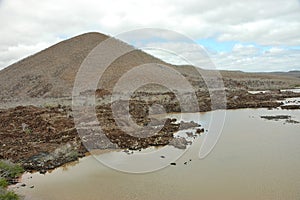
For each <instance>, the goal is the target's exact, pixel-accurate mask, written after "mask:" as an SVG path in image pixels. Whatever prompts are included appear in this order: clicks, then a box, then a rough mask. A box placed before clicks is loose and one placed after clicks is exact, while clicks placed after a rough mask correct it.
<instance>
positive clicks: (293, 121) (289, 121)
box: [285, 119, 300, 124]
mask: <svg viewBox="0 0 300 200" xmlns="http://www.w3.org/2000/svg"><path fill="white" fill-rule="evenodd" d="M285 122H286V123H289V124H299V123H300V122H298V121H296V120H293V119H287V120H285Z"/></svg>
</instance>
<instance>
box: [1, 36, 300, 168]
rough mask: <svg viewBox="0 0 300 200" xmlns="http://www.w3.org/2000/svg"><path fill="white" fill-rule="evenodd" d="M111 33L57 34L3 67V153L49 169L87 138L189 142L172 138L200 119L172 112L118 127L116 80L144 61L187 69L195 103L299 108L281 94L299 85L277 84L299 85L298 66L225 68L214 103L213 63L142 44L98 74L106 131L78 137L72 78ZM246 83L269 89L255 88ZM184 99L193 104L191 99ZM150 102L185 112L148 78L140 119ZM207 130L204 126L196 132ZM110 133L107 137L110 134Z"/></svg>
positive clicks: (92, 141) (135, 102)
mask: <svg viewBox="0 0 300 200" xmlns="http://www.w3.org/2000/svg"><path fill="white" fill-rule="evenodd" d="M107 38H109V37H108V36H106V35H103V34H100V33H87V34H83V35H80V36H77V37H74V38H71V39H69V40H65V41H63V42H60V43H58V44H56V45H54V46H52V47H49V48H47V49H45V50H43V51H41V52H39V53H37V54H35V55H32V56H30V57H28V58H26V59H23V60H21V61H19V62H17V63H15V64H13V65H11V66H9V67H7V68H5V69H4V70H2V71H0V108H1V110H0V159H11V160H13V161H14V162H19V163H21V164H22V165H23V167H24V168H25V169H27V170H40V171H41V172H44V170H47V169H53V168H55V167H57V166H60V165H62V164H64V163H66V162H69V161H72V160H76V159H77V158H78V157H80V156H83V155H84V153H86V152H87V149H86V148H85V145H88V146H89V147H90V148H91V149H108V148H114V149H115V148H123V149H132V150H139V149H141V148H146V147H149V146H160V145H167V144H171V145H175V146H177V147H178V148H184V147H185V146H186V145H187V142H186V141H184V140H182V139H181V140H175V139H174V137H173V135H174V133H175V132H177V131H178V130H179V129H180V127H181V128H182V127H185V128H189V127H197V126H198V125H197V124H193V123H188V124H184V123H180V122H176V121H174V120H172V119H167V121H166V122H164V123H163V122H162V121H159V120H156V126H158V125H160V126H162V128H161V129H159V131H157V132H156V134H155V135H152V136H150V137H146V138H139V137H133V136H132V135H130V134H127V133H125V132H124V131H122V130H120V129H119V128H118V126H117V124H116V122H115V119H114V117H113V116H112V113H111V109H110V105H111V104H110V95H111V92H112V89H113V87H114V85H115V83H116V82H117V81H118V80H119V78H120V77H122V75H123V74H124V73H126V72H127V71H129V70H131V69H133V68H134V67H136V66H139V65H141V64H145V63H155V64H156V65H166V66H169V67H171V68H173V69H174V70H176V71H178V72H179V73H180V74H181V75H183V76H184V77H186V79H187V80H188V81H189V83H190V84H191V85H192V86H193V89H194V91H193V92H195V94H196V96H197V99H198V105H199V108H197V111H201V112H205V111H210V110H212V109H237V108H277V107H280V106H282V108H284V109H299V107H286V106H283V105H282V103H280V102H278V100H283V99H285V98H289V97H299V96H300V94H299V93H292V92H280V90H279V89H286V88H294V87H298V86H299V85H300V78H299V77H298V76H297V75H295V73H292V75H285V74H284V73H272V74H271V73H244V72H239V71H220V74H221V75H222V80H223V83H224V86H225V87H224V88H223V89H224V90H225V91H226V102H225V105H226V107H224V105H223V104H222V103H223V99H217V102H218V103H219V104H218V103H217V104H216V105H215V107H214V108H212V106H211V99H212V97H213V96H217V94H218V92H219V91H217V90H216V91H212V92H210V93H209V91H208V90H207V86H206V83H205V82H204V80H203V78H202V77H201V72H203V73H204V74H210V73H212V72H213V71H207V70H202V69H199V70H200V74H199V71H197V70H196V69H195V68H194V67H192V66H174V65H170V64H167V63H165V62H163V61H161V60H159V59H157V58H155V57H153V56H151V55H149V54H146V53H144V52H143V51H140V50H134V51H132V52H130V53H128V54H125V55H123V56H121V57H120V58H118V59H116V60H115V61H114V62H113V63H112V64H111V65H110V66H109V68H108V69H107V70H106V71H105V73H104V76H103V77H102V78H101V80H100V82H99V85H98V90H97V91H96V96H97V107H96V113H97V117H98V120H99V122H100V125H101V127H102V128H103V131H104V132H103V133H104V134H99V133H97V132H96V131H95V132H89V133H86V134H85V135H80V136H81V137H79V135H78V130H77V129H76V128H75V125H74V119H73V116H72V112H71V100H72V98H71V95H72V90H73V85H74V80H75V77H76V74H77V72H78V69H79V67H80V65H81V63H82V62H83V60H84V58H85V57H86V56H87V55H88V54H89V52H90V51H91V50H92V49H93V48H94V47H95V46H97V45H98V44H99V43H100V42H102V41H104V40H105V39H107ZM116 41H117V40H116ZM119 42H120V43H122V42H121V41H119ZM122 45H126V44H124V43H122ZM112 48H113V47H112ZM142 75H143V74H141V76H142ZM153 75H154V76H155V74H153ZM171 81H172V83H174V85H176V86H177V87H178V88H181V89H184V88H182V86H181V85H178V83H177V81H176V79H174V80H171ZM221 89H222V88H221ZM248 90H271V92H269V93H264V94H263V93H261V94H250V93H248ZM85 92H87V93H89V92H91V91H85ZM91 94H92V95H93V94H94V92H93V91H92V93H91ZM184 103H185V104H186V105H189V103H190V102H189V99H186V101H185V102H184ZM153 104H160V105H163V106H164V109H165V110H166V112H181V106H180V105H179V102H178V100H177V98H176V96H175V94H174V93H173V92H172V91H170V90H168V89H166V88H163V87H159V86H153V85H149V87H145V88H143V89H141V90H139V91H138V92H136V93H134V95H133V96H132V100H131V104H130V105H131V107H130V114H131V115H132V116H133V118H134V119H135V121H136V122H137V124H139V125H141V126H146V125H148V124H149V122H150V118H149V107H150V106H151V105H153ZM121 110H122V109H121ZM154 121H155V120H154ZM93 125H94V124H93V122H90V123H86V124H84V126H85V127H88V128H89V127H90V126H93ZM153 126H154V125H153ZM202 131H203V130H202V129H201V128H199V129H198V131H197V132H202ZM141 134H143V133H141ZM105 138H108V141H107V140H105ZM89 150H90V149H89Z"/></svg>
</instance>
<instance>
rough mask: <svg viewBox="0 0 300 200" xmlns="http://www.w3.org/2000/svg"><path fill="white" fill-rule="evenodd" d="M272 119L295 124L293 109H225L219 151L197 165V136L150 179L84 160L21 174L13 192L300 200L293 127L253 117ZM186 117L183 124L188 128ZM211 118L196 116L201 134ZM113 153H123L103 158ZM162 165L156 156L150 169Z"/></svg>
mask: <svg viewBox="0 0 300 200" xmlns="http://www.w3.org/2000/svg"><path fill="white" fill-rule="evenodd" d="M277 114H281V115H290V116H291V117H292V119H294V120H296V121H300V111H299V110H293V111H287V110H266V109H258V110H253V109H244V110H230V111H227V118H226V123H225V126H224V129H223V132H222V136H221V138H220V140H219V142H218V144H217V145H216V147H215V149H214V150H213V152H212V153H211V154H210V155H209V156H208V157H206V158H205V159H203V160H199V159H198V152H199V145H200V144H201V142H202V139H203V136H201V137H198V138H197V139H196V140H195V141H194V143H195V144H196V145H193V146H192V147H191V148H190V149H189V150H188V151H187V152H186V153H185V154H184V155H183V157H181V158H180V159H179V160H178V161H176V165H175V166H170V167H167V168H165V169H162V170H159V171H157V172H153V173H148V174H139V175H133V174H126V173H121V172H118V171H115V170H112V169H109V168H107V167H105V166H103V165H102V164H100V163H99V162H98V161H97V160H96V159H95V158H93V157H92V156H88V157H85V158H82V159H81V160H80V161H79V162H78V163H77V164H75V165H73V166H68V167H67V168H65V170H64V168H59V169H56V170H54V171H52V172H51V173H48V174H46V175H40V174H25V175H24V176H23V180H22V182H23V183H26V186H25V187H19V188H18V189H17V188H15V190H16V191H17V192H18V193H20V194H23V195H25V197H26V199H28V200H29V199H32V200H40V199H43V200H82V199H85V200H98V199H117V200H133V199H145V200H152V199H162V200H165V199H173V200H177V199H178V200H182V199H185V200H198V199H206V200H211V199H212V200H218V199H222V200H240V199H243V200H248V199H249V200H250V199H251V200H253V199H261V200H266V199H284V200H295V199H300V190H299V188H300V172H299V169H300V159H299V155H300V133H299V128H300V125H299V124H284V123H283V122H281V121H269V120H263V119H261V118H260V116H261V115H277ZM193 115H194V114H184V115H183V116H182V117H183V118H184V119H185V120H187V121H190V120H193ZM210 115H211V113H205V114H201V119H200V121H201V122H200V123H201V124H202V125H203V126H204V127H208V121H209V119H210ZM172 117H179V116H178V115H173V116H172ZM167 149H168V150H169V151H172V150H174V149H173V147H168V148H167ZM115 153H121V154H124V152H108V153H106V154H105V155H106V156H109V155H113V154H115ZM124 155H125V154H124ZM166 155H167V154H166ZM128 156H130V155H128ZM162 156H163V155H162ZM164 159H167V158H162V157H158V158H157V160H156V161H155V162H164ZM135 164H138V163H135ZM139 164H141V165H142V164H143V163H139ZM66 169H67V170H66ZM31 177H32V178H31ZM32 185H34V188H30V186H32Z"/></svg>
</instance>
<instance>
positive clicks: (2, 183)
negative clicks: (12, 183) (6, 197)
mask: <svg viewBox="0 0 300 200" xmlns="http://www.w3.org/2000/svg"><path fill="white" fill-rule="evenodd" d="M7 186H8V183H7V180H6V179H5V178H1V177H0V187H2V188H5V187H7Z"/></svg>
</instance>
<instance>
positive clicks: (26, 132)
mask: <svg viewBox="0 0 300 200" xmlns="http://www.w3.org/2000/svg"><path fill="white" fill-rule="evenodd" d="M226 94H227V102H226V103H227V107H226V108H227V109H239V108H269V109H272V108H279V107H281V108H282V109H299V107H295V106H285V105H283V103H282V102H280V101H283V100H284V99H286V98H292V97H300V93H293V92H280V91H273V92H270V93H260V94H250V93H248V92H247V91H233V90H231V91H226ZM105 95H109V94H105ZM161 96H162V97H163V98H160V99H154V98H152V96H151V95H145V94H144V98H143V97H142V98H140V100H132V101H131V103H130V108H129V113H130V114H131V115H132V116H133V119H134V120H135V122H136V123H137V124H139V125H140V126H142V127H145V126H148V125H149V127H150V128H152V129H153V130H154V132H155V134H153V135H150V136H149V135H147V133H145V132H143V131H141V132H138V131H136V130H133V131H132V134H128V133H130V130H129V131H124V130H121V129H120V128H118V124H117V123H116V121H115V118H114V116H113V115H112V111H111V104H100V105H97V107H96V113H97V119H98V121H99V123H100V125H101V128H102V129H103V130H102V131H103V133H104V134H100V133H99V132H97V129H96V128H95V127H94V126H95V125H96V124H97V123H93V122H91V121H88V120H87V121H86V123H84V124H83V125H82V126H81V127H80V128H83V129H84V128H85V129H86V130H89V131H84V132H83V133H84V134H78V131H79V130H78V127H77V129H76V128H75V124H74V119H73V116H72V110H71V106H69V105H55V106H17V107H14V108H8V109H0V120H1V123H0V138H1V140H0V159H6V160H11V161H13V162H15V163H20V164H21V165H22V167H23V168H24V169H25V170H27V171H40V172H41V173H45V172H46V170H50V169H54V168H56V167H59V166H61V165H63V164H65V163H68V162H71V161H75V160H77V159H78V158H79V157H83V156H85V154H86V153H87V152H88V151H89V150H94V149H128V150H140V149H143V148H147V147H149V146H164V145H173V146H175V147H177V148H180V149H184V148H186V146H187V145H188V144H189V142H188V141H186V140H185V139H184V138H179V139H178V138H175V137H174V133H176V132H177V131H179V130H185V129H189V128H194V129H195V132H197V133H202V132H203V131H204V130H203V129H202V128H201V126H200V125H199V124H197V123H194V122H190V123H186V122H177V121H176V120H175V119H169V118H167V119H165V120H158V119H154V118H151V117H149V106H151V105H152V104H154V103H157V104H161V105H162V106H164V108H165V110H166V112H167V113H171V112H180V106H179V104H178V102H177V101H176V98H174V96H172V94H171V93H164V94H161ZM197 96H198V100H199V111H201V112H206V111H210V110H211V104H210V98H209V96H208V94H207V93H204V92H198V93H197ZM98 98H100V100H99V101H101V100H103V99H105V96H101V97H98ZM151 98H152V100H151ZM141 99H142V100H141ZM121 110H122V109H121ZM94 128H95V129H94ZM91 130H95V131H91ZM155 130H157V131H155ZM79 132H80V131H79ZM134 134H138V135H134ZM139 134H140V135H139ZM145 134H146V137H137V136H145ZM86 147H87V148H86Z"/></svg>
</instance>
